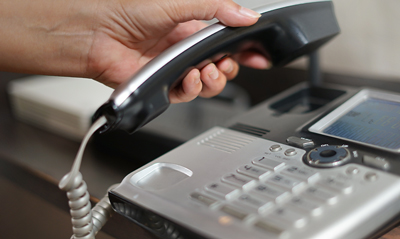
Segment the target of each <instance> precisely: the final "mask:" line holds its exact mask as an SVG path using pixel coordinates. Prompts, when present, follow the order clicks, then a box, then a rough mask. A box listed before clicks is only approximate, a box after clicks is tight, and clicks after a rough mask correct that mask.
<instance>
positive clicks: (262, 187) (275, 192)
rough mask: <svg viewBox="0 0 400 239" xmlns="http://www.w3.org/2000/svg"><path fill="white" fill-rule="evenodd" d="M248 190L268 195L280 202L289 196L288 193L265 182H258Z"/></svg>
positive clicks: (264, 195)
mask: <svg viewBox="0 0 400 239" xmlns="http://www.w3.org/2000/svg"><path fill="white" fill-rule="evenodd" d="M250 192H252V193H253V192H254V193H256V194H257V195H260V196H263V197H268V198H270V199H272V200H274V201H275V202H276V203H282V202H283V201H285V200H287V199H288V198H289V197H290V193H289V192H288V191H286V190H283V189H277V188H274V187H271V186H269V185H267V184H259V185H257V187H255V188H253V189H252V190H251V191H250Z"/></svg>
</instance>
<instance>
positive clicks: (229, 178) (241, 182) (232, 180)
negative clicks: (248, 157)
mask: <svg viewBox="0 0 400 239" xmlns="http://www.w3.org/2000/svg"><path fill="white" fill-rule="evenodd" d="M222 181H223V182H225V183H229V184H231V185H234V186H236V187H240V188H247V187H251V186H252V185H254V183H255V181H254V180H253V179H251V178H247V177H244V176H240V175H238V174H236V173H231V174H227V175H225V176H224V177H222Z"/></svg>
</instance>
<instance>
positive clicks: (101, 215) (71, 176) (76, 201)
mask: <svg viewBox="0 0 400 239" xmlns="http://www.w3.org/2000/svg"><path fill="white" fill-rule="evenodd" d="M106 123H107V120H106V118H105V117H104V116H102V117H100V118H99V119H98V120H97V121H96V122H94V123H93V125H92V126H91V127H90V129H89V131H88V132H87V134H86V135H85V137H84V139H83V141H82V143H81V145H80V147H79V150H78V153H77V155H76V157H75V161H74V163H73V165H72V169H71V171H70V172H69V173H68V174H66V175H65V176H64V177H63V178H62V179H61V181H60V183H59V185H58V186H59V188H60V189H62V190H64V191H66V192H67V197H68V200H69V207H70V209H71V210H70V214H71V217H72V231H73V235H72V237H71V239H94V238H95V235H96V234H97V232H98V231H100V229H101V228H102V227H103V226H104V224H105V223H106V221H107V220H108V218H109V217H110V216H111V214H112V212H113V210H112V208H111V204H110V201H109V199H108V196H107V195H106V196H104V197H103V198H102V199H101V200H100V201H99V202H98V203H97V204H96V206H95V207H94V208H93V209H91V204H90V196H89V192H88V191H87V185H86V182H85V181H84V180H83V177H82V174H81V173H80V172H79V168H80V166H81V162H82V156H83V152H84V150H85V148H86V145H87V143H88V141H89V139H90V137H91V136H92V135H93V134H94V133H95V132H96V131H97V130H98V129H99V128H100V127H102V126H103V125H104V124H106Z"/></svg>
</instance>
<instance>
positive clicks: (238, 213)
mask: <svg viewBox="0 0 400 239" xmlns="http://www.w3.org/2000/svg"><path fill="white" fill-rule="evenodd" d="M220 210H221V211H222V212H225V213H227V214H228V215H230V216H232V217H234V218H237V219H239V220H244V219H245V218H246V217H247V216H248V215H249V214H247V213H245V212H243V211H242V210H240V209H237V208H235V207H233V206H231V205H224V206H222V207H221V209H220Z"/></svg>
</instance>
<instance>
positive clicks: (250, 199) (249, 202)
mask: <svg viewBox="0 0 400 239" xmlns="http://www.w3.org/2000/svg"><path fill="white" fill-rule="evenodd" d="M237 202H238V204H239V205H243V206H245V207H246V208H249V209H251V210H252V211H255V212H257V213H260V214H261V213H263V212H265V210H266V209H268V208H271V207H272V206H273V204H274V203H273V202H272V201H269V200H262V199H259V198H256V197H254V196H252V195H248V194H243V195H240V196H239V197H238V198H237Z"/></svg>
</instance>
